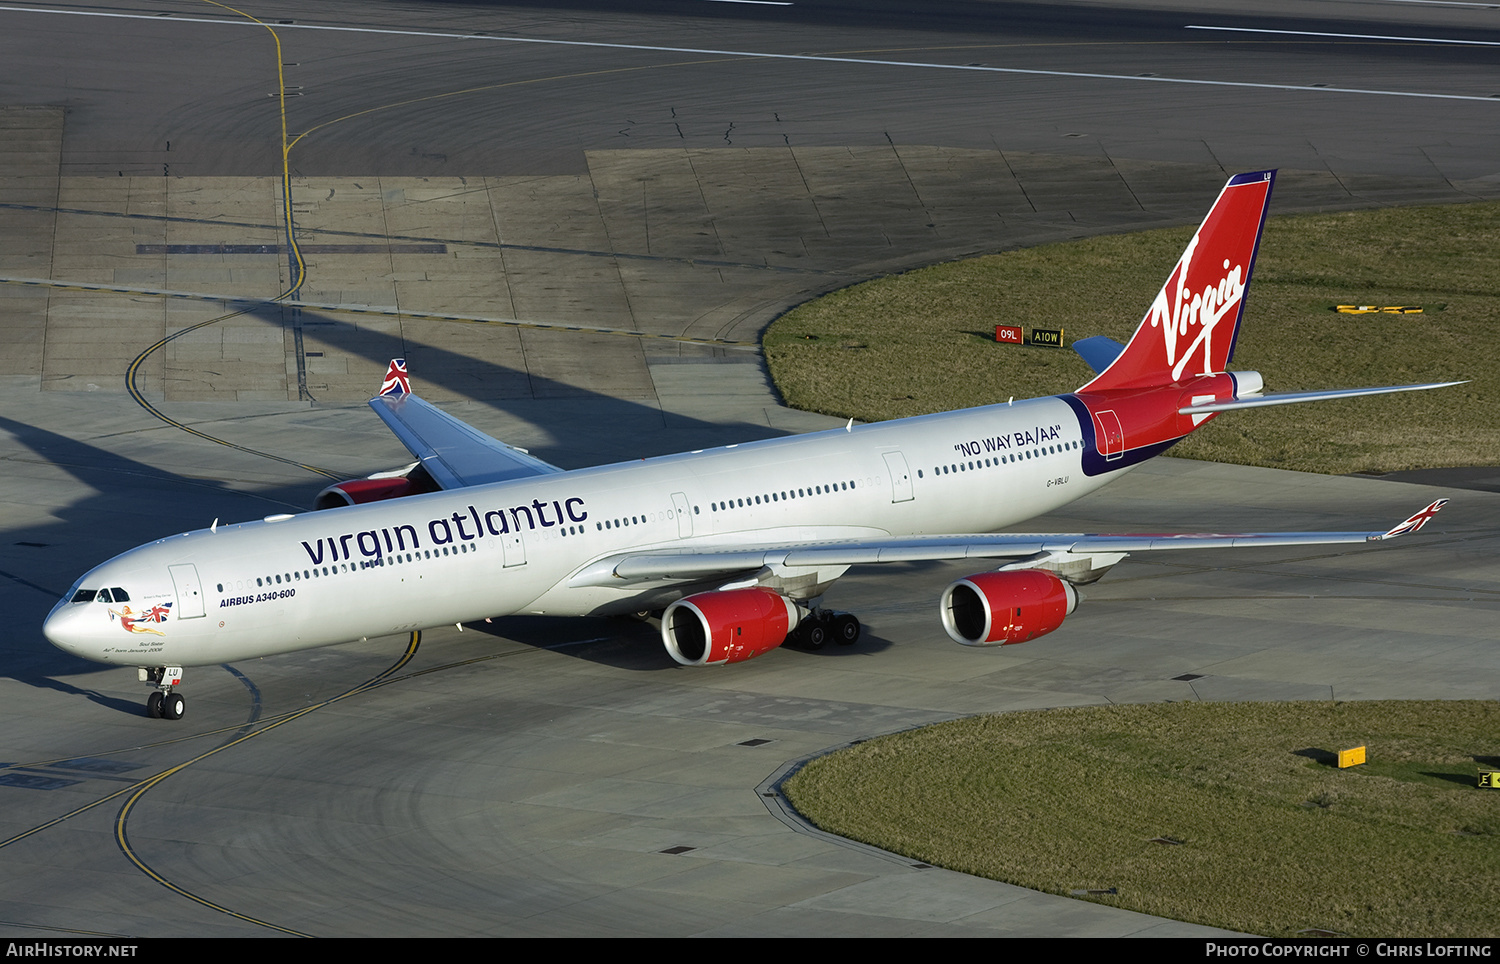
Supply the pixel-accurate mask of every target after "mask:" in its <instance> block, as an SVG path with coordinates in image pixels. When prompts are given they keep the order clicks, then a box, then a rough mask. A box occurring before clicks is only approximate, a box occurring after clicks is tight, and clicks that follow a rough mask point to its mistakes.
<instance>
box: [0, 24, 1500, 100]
mask: <svg viewBox="0 0 1500 964" xmlns="http://www.w3.org/2000/svg"><path fill="white" fill-rule="evenodd" d="M0 13H42V14H57V15H64V16H72V17H110V18H114V19H120V20H153V21H155V22H157V23H202V24H212V25H216V26H221V27H262V26H269V27H273V28H275V29H278V30H325V31H332V32H335V33H361V34H383V35H388V36H395V37H443V38H448V39H452V40H478V41H489V42H491V43H515V44H545V45H549V46H556V47H593V48H603V49H609V50H641V51H646V52H649V53H672V54H695V55H705V54H706V55H709V56H716V57H745V58H747V59H754V60H800V61H807V62H811V63H825V64H857V65H861V66H872V67H913V68H920V69H924V70H959V71H967V72H971V73H989V74H1010V75H1016V76H1029V77H1070V78H1074V79H1077V80H1124V81H1130V82H1133V83H1140V84H1187V85H1191V86H1196V87H1234V88H1240V89H1242V90H1282V91H1311V92H1315V93H1319V94H1367V95H1370V96H1374V97H1415V98H1418V99H1422V100H1472V101H1480V102H1483V103H1489V104H1494V103H1500V100H1497V99H1496V98H1493V97H1486V96H1480V95H1476V94H1436V93H1422V92H1419V91H1411V90H1380V89H1377V88H1368V87H1332V86H1329V87H1312V86H1308V85H1306V84H1263V83H1255V82H1251V81H1239V80H1196V79H1192V78H1187V77H1142V76H1139V75H1136V74H1100V73H1092V72H1089V71H1081V70H1031V69H1027V68H1024V67H987V66H982V65H978V64H940V63H930V62H926V61H919V60H876V59H874V58H870V57H829V56H820V55H817V54H778V53H769V52H767V51H756V50H716V49H713V48H710V47H665V46H655V45H651V44H619V43H606V42H603V41H594V40H547V39H541V38H537V37H503V36H491V35H483V34H464V33H444V32H442V31H434V30H393V29H389V28H379V27H334V26H325V25H320V24H307V23H267V24H260V23H256V22H254V21H250V20H219V19H214V18H211V17H177V16H170V17H169V16H162V15H160V14H140V13H105V12H102V11H94V10H57V9H52V8H48V7H9V6H0ZM1196 29H1205V30H1209V29H1230V28H1217V27H1200V28H1196Z"/></svg>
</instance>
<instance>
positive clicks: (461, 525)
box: [44, 171, 1456, 719]
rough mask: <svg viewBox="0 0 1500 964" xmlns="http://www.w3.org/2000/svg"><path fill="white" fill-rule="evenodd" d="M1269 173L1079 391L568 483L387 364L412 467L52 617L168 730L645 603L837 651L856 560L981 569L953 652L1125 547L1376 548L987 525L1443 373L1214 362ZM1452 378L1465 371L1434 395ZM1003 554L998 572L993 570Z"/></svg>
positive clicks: (951, 607)
mask: <svg viewBox="0 0 1500 964" xmlns="http://www.w3.org/2000/svg"><path fill="white" fill-rule="evenodd" d="M1274 180H1275V172H1274V171H1258V172H1254V173H1249V174H1240V175H1237V176H1235V177H1233V178H1230V180H1229V182H1228V184H1226V185H1225V187H1224V190H1223V192H1222V193H1220V195H1219V198H1218V200H1217V201H1216V202H1215V203H1214V206H1213V209H1212V210H1211V211H1210V212H1209V214H1208V217H1207V218H1206V219H1205V220H1204V222H1203V224H1202V225H1201V226H1200V227H1199V228H1198V231H1197V233H1196V234H1194V235H1193V239H1192V241H1191V242H1189V243H1188V246H1187V250H1186V251H1184V252H1183V254H1182V257H1181V259H1180V260H1179V261H1178V262H1177V266H1176V267H1175V268H1174V269H1173V270H1172V273H1171V275H1170V276H1168V278H1167V282H1166V284H1165V285H1164V286H1163V287H1162V289H1161V292H1160V293H1159V294H1158V295H1157V296H1156V300H1155V301H1154V302H1153V303H1152V305H1151V308H1150V310H1149V311H1148V312H1147V313H1146V316H1145V318H1144V319H1143V320H1142V321H1141V324H1140V327H1139V328H1137V329H1136V332H1135V334H1134V336H1133V337H1132V338H1131V339H1130V343H1129V344H1127V345H1123V346H1122V345H1120V344H1119V343H1118V342H1116V341H1113V340H1111V339H1108V338H1103V337H1095V338H1088V339H1085V340H1083V341H1080V342H1079V343H1078V344H1077V345H1076V346H1075V348H1076V350H1077V351H1078V352H1079V354H1080V355H1082V356H1083V358H1084V360H1085V361H1087V362H1088V363H1089V364H1090V366H1092V367H1093V368H1094V370H1095V371H1096V372H1097V373H1098V374H1097V376H1096V377H1095V378H1094V379H1093V380H1092V381H1090V382H1089V383H1088V384H1086V385H1084V386H1083V387H1082V388H1080V389H1078V390H1077V391H1075V392H1071V393H1069V394H1066V395H1058V396H1054V397H1051V398H1035V399H1030V400H1027V401H1020V402H1013V403H1009V404H1004V405H989V406H985V407H983V408H971V409H966V410H963V411H956V412H947V413H944V414H940V415H925V416H921V417H918V418H907V419H901V420H899V421H892V422H881V423H878V424H872V425H854V424H853V423H852V422H851V423H850V425H849V426H848V427H847V428H843V429H835V430H832V431H826V432H816V433H813V434H810V435H799V436H793V437H790V438H779V439H771V440H767V441H760V442H751V443H747V444H743V445H729V446H725V447H723V448H716V449H708V450H701V451H695V452H688V453H685V454H682V455H671V456H664V457H661V458H653V459H646V460H644V461H638V462H629V463H623V464H619V465H602V466H597V467H595V468H588V469H579V470H576V471H563V470H562V469H559V468H557V467H556V466H553V465H549V464H547V463H546V462H543V461H541V460H540V459H537V458H534V457H532V456H531V455H529V454H528V453H526V452H525V451H523V450H521V449H518V448H515V447H513V446H509V445H506V444H505V443H503V442H499V441H496V440H495V439H492V438H490V437H489V436H487V435H484V434H483V433H481V432H479V431H477V430H475V429H473V428H471V427H470V426H468V425H466V424H464V423H463V422H460V421H458V420H457V419H455V418H453V417H451V416H449V415H447V414H445V413H443V412H442V411H440V410H439V409H437V408H435V407H433V406H432V405H430V404H428V403H427V402H424V401H423V400H422V399H420V398H417V397H416V396H415V395H413V394H412V393H411V390H410V382H409V380H408V375H407V372H406V365H405V362H404V361H402V360H400V359H398V360H396V361H393V362H392V363H391V367H390V370H389V373H388V375H387V377H386V380H385V384H384V386H383V387H382V389H381V391H380V394H379V395H378V396H376V397H375V398H372V399H371V400H370V405H371V407H372V408H373V409H374V410H375V413H376V414H377V415H379V416H380V417H381V419H383V420H384V421H385V422H386V424H387V425H388V426H390V428H391V429H392V430H393V431H394V432H395V433H396V435H397V436H399V437H400V439H401V441H402V442H403V443H404V444H405V445H406V447H407V448H408V449H410V450H411V452H412V454H413V455H414V456H415V457H416V458H417V461H416V462H415V463H414V464H413V465H411V466H410V467H408V468H406V469H404V470H401V471H399V472H393V473H384V474H380V475H376V476H372V477H370V478H368V479H358V480H354V481H349V482H343V483H339V484H337V485H334V486H331V487H329V488H328V489H325V490H324V491H323V492H322V493H321V494H320V495H319V497H318V508H320V509H324V508H326V509H328V510H329V511H315V512H309V513H304V514H300V515H273V516H270V517H268V518H266V519H263V520H260V521H257V522H245V523H240V524H238V525H223V526H220V525H217V524H216V525H215V526H214V527H212V528H209V529H200V530H198V531H196V532H188V533H184V534H181V535H174V536H169V537H167V538H163V539H160V540H158V541H156V542H152V543H150V544H148V545H144V546H141V547H140V548H137V549H132V550H130V551H129V552H126V553H124V554H122V555H119V556H116V557H115V558H113V559H111V560H109V561H108V562H106V563H104V564H103V565H100V566H97V567H96V568H94V569H91V570H89V572H87V573H86V574H85V575H84V576H83V577H82V578H81V579H79V580H78V582H76V583H75V584H74V585H73V587H72V588H71V589H70V590H69V591H68V594H67V595H66V596H65V597H63V599H62V600H61V601H60V602H59V603H58V604H57V606H56V607H54V608H53V610H52V612H51V614H49V615H48V617H47V621H46V625H45V627H44V631H45V632H46V635H47V638H48V639H49V640H51V641H52V642H53V643H54V644H55V645H57V646H58V647H60V648H62V649H64V650H66V651H68V652H70V653H74V654H77V655H79V656H83V657H85V658H87V659H91V660H97V661H100V662H104V663H116V664H122V665H134V666H138V667H141V678H142V679H143V680H145V681H148V682H150V683H151V684H153V686H154V687H155V689H154V690H153V692H152V694H151V697H150V699H149V700H148V701H147V709H148V712H149V713H150V715H152V716H160V717H165V718H168V719H177V718H179V717H181V716H182V713H183V706H184V703H183V697H182V694H181V692H180V691H179V689H178V684H179V683H180V682H181V680H182V670H183V667H187V666H199V665H210V664H219V663H226V662H234V661H235V660H241V659H250V658H253V657H259V656H268V655H271V654H273V653H284V652H290V651H293V650H300V649H308V648H310V647H314V646H327V645H329V644H331V643H341V642H347V641H350V640H354V639H359V638H368V637H371V636H383V635H387V634H392V633H401V632H408V631H411V630H418V629H423V628H426V627H431V626H440V625H444V624H455V623H456V624H462V623H466V622H472V621H475V620H480V619H484V618H486V617H492V616H500V615H506V614H511V613H542V614H548V615H557V616H580V615H607V614H622V613H640V612H660V613H661V635H662V641H663V643H664V644H665V645H666V648H667V652H668V653H670V654H671V656H672V658H673V659H675V660H676V661H677V662H679V663H681V664H683V665H686V666H703V665H714V664H720V663H734V662H739V661H741V660H745V659H749V658H751V657H753V656H758V655H760V654H762V653H765V652H767V651H768V650H771V649H773V648H775V647H777V646H779V645H781V644H782V643H783V642H784V641H786V640H787V639H788V637H789V636H790V637H793V638H797V639H800V640H801V641H802V642H804V643H805V644H807V645H812V646H818V645H822V644H823V643H824V642H825V641H826V640H827V639H829V638H830V637H831V638H833V639H835V640H837V641H839V642H845V643H848V642H853V641H854V640H855V639H857V638H858V637H859V633H860V625H859V622H858V620H857V619H855V617H854V616H852V615H850V614H848V613H836V612H830V611H828V610H826V609H824V608H822V606H821V605H820V603H821V600H822V596H823V593H824V592H825V591H826V590H827V588H828V587H829V585H831V584H832V583H833V581H834V580H835V579H838V578H839V577H840V576H842V575H843V574H844V573H845V572H846V571H847V570H848V569H849V568H850V567H851V566H863V565H871V564H877V563H886V562H907V561H912V560H931V559H973V560H976V565H980V564H981V563H980V562H979V560H983V561H984V562H983V563H982V565H983V566H984V567H985V571H983V572H979V573H976V574H975V575H972V576H969V577H967V578H965V579H960V580H958V581H957V582H955V583H953V584H952V585H951V586H949V587H948V588H947V589H945V590H944V591H943V593H942V596H941V599H940V601H939V604H938V613H939V615H940V617H941V619H942V623H943V626H944V628H945V629H946V630H947V632H948V635H949V636H951V637H952V638H953V639H954V640H956V641H957V642H960V643H963V644H965V645H969V646H994V645H1001V644H1005V643H1019V642H1024V641H1026V640H1028V639H1034V638H1036V637H1037V636H1040V635H1042V634H1044V633H1049V632H1051V631H1053V630H1055V629H1057V628H1058V627H1059V626H1060V625H1061V624H1062V621H1063V619H1064V617H1065V616H1067V614H1068V613H1070V612H1072V611H1073V609H1074V607H1075V606H1076V605H1077V602H1078V595H1077V593H1076V591H1075V589H1074V587H1075V586H1076V585H1079V584H1085V583H1089V582H1092V581H1094V580H1096V579H1098V578H1099V577H1100V576H1101V575H1103V573H1104V572H1105V571H1106V570H1107V569H1108V568H1109V567H1110V566H1113V565H1114V564H1115V563H1117V562H1119V561H1120V560H1121V559H1122V558H1124V556H1125V554H1127V553H1131V552H1143V551H1147V550H1153V549H1186V548H1221V547H1227V546H1245V545H1324V544H1331V543H1350V542H1367V541H1378V540H1383V539H1389V538H1391V537H1393V536H1397V535H1401V534H1402V533H1406V532H1415V531H1416V530H1417V529H1419V528H1421V526H1422V525H1423V523H1425V522H1426V521H1427V520H1428V519H1429V518H1431V517H1432V515H1433V514H1434V513H1435V512H1437V511H1438V509H1440V508H1441V507H1442V505H1443V501H1441V500H1440V501H1438V502H1434V503H1433V504H1432V505H1429V506H1427V507H1426V508H1425V509H1423V510H1422V511H1420V512H1418V513H1417V514H1415V515H1413V516H1412V517H1410V518H1409V519H1407V520H1405V521H1404V522H1402V523H1400V524H1399V525H1397V526H1396V527H1395V528H1392V529H1387V530H1380V531H1375V532H1262V533H1247V534H1238V535H1178V536H1163V535H1084V534H1056V535H1036V534H1026V535H1015V534H998V535H997V534H992V533H994V532H995V531H996V530H998V529H1001V528H1004V527H1007V526H1013V525H1016V524H1017V523H1019V522H1022V521H1023V520H1025V519H1029V518H1031V517H1033V516H1036V515H1040V514H1041V513H1044V512H1049V511H1051V510H1053V509H1056V508H1058V507H1059V506H1062V505H1066V504H1067V503H1069V502H1072V501H1073V500H1075V499H1077V498H1079V497H1080V496H1083V495H1087V494H1088V493H1090V492H1093V491H1094V490H1095V489H1097V488H1099V487H1100V486H1102V485H1104V484H1105V483H1106V482H1108V481H1110V480H1111V479H1113V478H1115V477H1117V476H1119V475H1120V474H1122V473H1124V472H1127V471H1129V470H1130V469H1131V468H1133V467H1135V466H1136V465H1139V464H1140V463H1142V462H1144V461H1145V460H1146V459H1149V458H1151V457H1152V456H1155V455H1158V454H1160V453H1161V452H1163V451H1165V450H1166V449H1167V448H1169V447H1170V446H1171V445H1172V444H1174V443H1175V442H1177V441H1179V440H1181V439H1182V438H1183V437H1185V436H1186V435H1187V434H1188V433H1190V432H1192V431H1193V430H1194V429H1196V428H1197V427H1198V426H1200V425H1202V424H1203V423H1205V422H1207V421H1209V420H1210V419H1212V418H1214V417H1215V416H1217V415H1218V414H1219V413H1221V412H1226V411H1229V410H1231V409H1239V408H1255V407H1259V406H1262V405H1286V404H1290V403H1296V402H1311V401H1317V400H1320V399H1331V398H1349V397H1351V396H1356V395H1373V394H1379V393H1384V392H1400V391H1411V390H1416V389H1424V388H1437V387H1441V386H1440V385H1437V384H1430V385H1401V386H1390V387H1382V388H1359V389H1348V390H1341V391H1320V392H1303V393H1297V394H1283V395H1266V394H1262V392H1261V387H1262V381H1261V376H1260V375H1259V374H1257V373H1255V372H1228V371H1225V366H1226V365H1227V364H1228V362H1229V359H1230V356H1231V354H1232V352H1233V349H1234V343H1235V335H1236V333H1237V332H1238V330H1239V325H1240V320H1241V318H1242V317H1243V316H1244V308H1245V288H1246V286H1247V285H1248V284H1249V282H1250V273H1251V269H1252V268H1253V267H1254V263H1255V255H1256V250H1257V248H1258V247H1259V243H1260V235H1261V231H1262V228H1263V226H1264V223H1265V216H1266V208H1267V204H1268V202H1269V200H1270V196H1271V186H1272V184H1273V182H1274ZM1443 384H1456V383H1453V382H1447V383H1443ZM990 567H998V568H990Z"/></svg>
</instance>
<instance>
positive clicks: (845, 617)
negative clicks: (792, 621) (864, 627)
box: [790, 609, 860, 649]
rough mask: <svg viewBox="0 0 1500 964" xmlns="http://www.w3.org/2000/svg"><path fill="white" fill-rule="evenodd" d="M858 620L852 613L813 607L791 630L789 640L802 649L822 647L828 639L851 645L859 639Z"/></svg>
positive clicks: (841, 644)
mask: <svg viewBox="0 0 1500 964" xmlns="http://www.w3.org/2000/svg"><path fill="white" fill-rule="evenodd" d="M859 633H860V625H859V620H858V619H856V618H855V616H854V614H853V613H841V612H834V611H833V610H830V609H814V610H813V611H812V612H811V613H810V614H809V615H808V616H807V618H806V619H803V620H802V621H801V622H800V623H798V624H797V628H796V629H794V630H792V635H791V639H790V642H791V643H792V644H793V645H796V646H801V647H802V648H803V649H822V648H823V647H824V646H827V645H828V643H829V641H830V640H831V641H833V642H835V643H838V644H839V645H840V646H853V645H854V644H855V643H856V642H858V641H859Z"/></svg>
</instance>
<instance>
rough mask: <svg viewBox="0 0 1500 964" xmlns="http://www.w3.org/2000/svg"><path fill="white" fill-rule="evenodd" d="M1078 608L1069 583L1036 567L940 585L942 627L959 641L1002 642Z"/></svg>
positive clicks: (1055, 622) (1043, 629)
mask: <svg viewBox="0 0 1500 964" xmlns="http://www.w3.org/2000/svg"><path fill="white" fill-rule="evenodd" d="M1077 608H1078V593H1077V591H1075V590H1074V589H1073V587H1072V586H1070V585H1069V584H1067V583H1065V582H1063V581H1062V580H1061V579H1059V578H1057V577H1056V576H1054V575H1053V574H1052V573H1050V572H1046V571H1044V570H1041V569H1021V570H1016V571H1012V572H981V573H979V574H978V575H974V576H970V577H968V578H967V579H960V580H959V581H958V582H955V583H954V584H953V585H951V586H949V587H948V588H947V589H945V590H943V598H942V602H941V604H940V605H939V607H938V609H939V612H941V614H942V617H943V628H944V629H946V630H947V631H948V635H949V636H950V637H952V638H953V641H954V642H956V643H963V644H964V645H965V646H1004V645H1008V644H1010V643H1024V642H1026V641H1027V640H1028V639H1036V638H1037V637H1038V636H1045V635H1047V634H1048V633H1050V632H1052V631H1053V630H1054V629H1056V628H1057V627H1059V626H1061V625H1062V622H1063V618H1064V617H1065V616H1067V615H1068V614H1069V613H1071V612H1072V611H1073V610H1074V609H1077Z"/></svg>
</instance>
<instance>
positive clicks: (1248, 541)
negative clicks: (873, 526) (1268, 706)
mask: <svg viewBox="0 0 1500 964" xmlns="http://www.w3.org/2000/svg"><path fill="white" fill-rule="evenodd" d="M1447 503H1448V500H1447V499H1438V500H1437V501H1436V502H1434V503H1432V504H1431V505H1429V506H1427V507H1426V508H1425V509H1423V510H1422V511H1420V512H1418V513H1415V514H1414V515H1412V516H1409V517H1408V518H1406V519H1405V520H1403V521H1402V522H1401V523H1399V524H1398V525H1396V526H1394V527H1392V528H1390V529H1387V530H1385V531H1383V532H1380V531H1377V532H1246V533H1234V534H1221V533H1181V534H1174V535H1164V534H1149V533H1148V534H1134V535H1096V534H1084V533H1072V534H1069V533H1057V534H1026V533H1023V534H1011V533H1006V534H999V535H995V534H974V535H936V536H907V537H890V538H884V539H851V540H839V541H830V542H803V543H786V544H783V545H775V546H755V547H746V546H741V547H727V546H726V547H704V548H701V549H695V550H682V549H662V550H644V551H637V552H626V553H621V554H618V555H615V556H610V557H607V558H605V559H600V560H598V561H597V562H595V563H593V564H591V565H589V566H586V567H584V568H583V569H582V570H580V571H579V572H578V573H576V574H575V575H574V576H573V578H572V579H570V580H569V583H568V584H569V585H570V586H580V587H581V586H611V587H616V588H623V587H626V586H631V585H647V584H651V583H661V582H672V581H684V580H706V579H711V578H714V577H716V576H731V575H736V574H740V573H745V572H754V571H758V570H760V569H763V568H766V567H782V568H796V569H803V568H809V569H810V568H832V567H836V566H846V567H847V566H857V565H867V564H871V563H882V562H925V561H932V560H948V559H1009V560H1014V562H1013V564H1012V565H1009V566H1002V567H1001V568H1003V569H1024V568H1029V567H1031V566H1036V565H1041V564H1043V563H1049V564H1050V563H1063V562H1067V561H1071V560H1078V561H1085V562H1086V561H1087V557H1090V556H1098V557H1102V559H1103V566H1102V568H1101V567H1099V566H1089V565H1084V566H1082V567H1081V572H1082V573H1083V574H1084V575H1085V576H1086V577H1087V578H1083V579H1078V580H1076V581H1092V579H1097V578H1098V576H1099V575H1102V569H1107V568H1108V567H1109V566H1110V565H1113V564H1114V563H1115V562H1118V561H1119V560H1120V559H1121V558H1123V557H1124V555H1125V554H1126V553H1130V552H1149V551H1153V550H1158V549H1227V548H1241V547H1245V546H1321V545H1339V544H1347V543H1360V542H1379V541H1382V540H1384V539H1391V538H1394V537H1396V536H1399V535H1405V534H1406V533H1409V532H1416V531H1417V530H1418V529H1420V528H1422V526H1424V525H1426V524H1427V520H1429V519H1431V518H1432V517H1433V516H1434V515H1436V514H1437V513H1438V511H1439V510H1440V509H1442V507H1443V506H1444V505H1446V504H1447ZM1111 557H1112V558H1111ZM1064 572H1066V570H1064Z"/></svg>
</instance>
